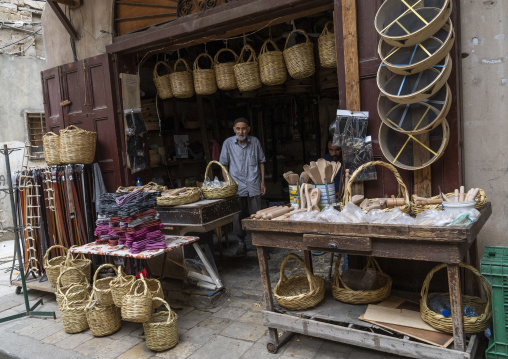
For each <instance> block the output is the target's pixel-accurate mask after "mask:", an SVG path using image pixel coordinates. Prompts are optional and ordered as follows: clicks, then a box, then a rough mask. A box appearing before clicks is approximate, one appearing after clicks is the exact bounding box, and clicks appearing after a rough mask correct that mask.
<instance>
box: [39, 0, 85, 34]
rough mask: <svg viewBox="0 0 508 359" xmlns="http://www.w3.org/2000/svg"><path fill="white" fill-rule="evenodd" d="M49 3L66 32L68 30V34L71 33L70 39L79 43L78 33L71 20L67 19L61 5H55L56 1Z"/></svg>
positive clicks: (51, 0) (52, 0) (48, 0)
mask: <svg viewBox="0 0 508 359" xmlns="http://www.w3.org/2000/svg"><path fill="white" fill-rule="evenodd" d="M47 2H48V5H49V6H50V7H51V9H52V10H53V11H54V12H55V14H56V16H57V17H58V20H60V22H61V23H62V25H63V26H64V28H65V30H67V32H68V33H69V35H70V37H71V38H72V39H73V40H75V41H77V40H78V33H77V32H76V30H75V29H74V27H73V26H72V24H71V22H70V21H69V19H67V17H66V16H65V14H64V12H63V11H62V8H61V7H60V5H58V4H57V3H55V0H47Z"/></svg>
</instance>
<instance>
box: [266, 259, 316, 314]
mask: <svg viewBox="0 0 508 359" xmlns="http://www.w3.org/2000/svg"><path fill="white" fill-rule="evenodd" d="M290 258H295V259H296V260H297V261H298V263H300V264H301V265H302V266H303V268H304V269H305V275H297V276H294V277H291V278H288V277H286V274H285V273H284V269H285V268H286V263H287V262H288V260H289V259H290ZM273 295H274V297H275V299H276V300H277V303H279V305H280V306H282V307H284V308H287V309H291V310H302V309H307V308H311V307H314V306H316V305H318V304H319V303H320V302H321V301H322V300H323V298H324V296H325V281H324V279H323V278H321V277H318V276H315V275H313V274H312V273H311V272H310V270H309V269H308V268H307V266H306V265H305V263H304V262H303V260H302V259H301V258H300V257H299V256H297V255H296V254H294V253H290V254H288V255H287V256H286V258H284V260H283V261H282V265H281V267H280V279H279V282H278V283H277V285H276V286H275V289H274V290H273Z"/></svg>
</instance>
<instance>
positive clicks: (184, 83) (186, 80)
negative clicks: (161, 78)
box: [169, 59, 194, 98]
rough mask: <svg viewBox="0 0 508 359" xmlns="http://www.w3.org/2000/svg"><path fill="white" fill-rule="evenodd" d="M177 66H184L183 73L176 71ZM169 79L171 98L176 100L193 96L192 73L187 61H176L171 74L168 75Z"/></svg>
mask: <svg viewBox="0 0 508 359" xmlns="http://www.w3.org/2000/svg"><path fill="white" fill-rule="evenodd" d="M179 64H183V65H184V66H185V69H184V70H183V71H177V70H176V69H177V67H178V65H179ZM169 78H170V79H171V89H172V90H173V96H175V97H176V98H189V97H192V96H194V83H193V79H192V72H191V70H190V67H189V64H188V63H187V61H185V60H184V59H178V60H176V62H175V66H174V68H173V72H172V73H171V74H170V75H169Z"/></svg>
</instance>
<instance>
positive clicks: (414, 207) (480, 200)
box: [411, 189, 488, 215]
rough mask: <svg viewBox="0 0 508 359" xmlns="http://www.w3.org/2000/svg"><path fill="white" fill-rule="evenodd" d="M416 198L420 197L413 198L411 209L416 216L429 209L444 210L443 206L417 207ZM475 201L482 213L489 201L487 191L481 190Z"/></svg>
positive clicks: (451, 195) (436, 197)
mask: <svg viewBox="0 0 508 359" xmlns="http://www.w3.org/2000/svg"><path fill="white" fill-rule="evenodd" d="M454 195H455V194H454V193H447V194H446V196H447V197H450V198H453V196H454ZM416 197H418V196H417V195H416V194H414V195H412V196H411V209H412V211H413V214H415V215H418V214H420V213H422V212H423V211H425V210H427V209H437V210H441V209H442V205H440V204H427V205H417V204H416ZM430 198H431V199H441V195H437V196H434V197H430ZM474 200H475V202H476V205H475V207H474V208H476V209H477V210H479V211H480V210H481V209H482V208H483V207H485V204H486V203H487V201H488V198H487V195H486V194H485V191H484V190H483V189H480V191H478V194H477V195H476V197H475V199H474Z"/></svg>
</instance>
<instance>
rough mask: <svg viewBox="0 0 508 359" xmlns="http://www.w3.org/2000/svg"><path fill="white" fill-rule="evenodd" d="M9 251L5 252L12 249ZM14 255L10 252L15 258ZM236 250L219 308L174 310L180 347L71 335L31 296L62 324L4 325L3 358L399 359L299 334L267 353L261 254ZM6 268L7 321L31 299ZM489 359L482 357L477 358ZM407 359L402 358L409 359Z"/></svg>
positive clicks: (139, 337) (228, 254) (47, 300)
mask: <svg viewBox="0 0 508 359" xmlns="http://www.w3.org/2000/svg"><path fill="white" fill-rule="evenodd" d="M4 245H5V246H4ZM9 250H10V253H7V252H9ZM235 250H236V244H233V243H231V246H230V248H229V249H228V250H226V251H225V258H224V259H223V260H221V261H219V260H217V263H216V264H217V267H218V269H219V272H220V274H221V277H222V280H223V282H224V285H225V287H226V288H227V293H226V296H225V297H224V299H223V300H222V301H221V303H220V304H219V305H218V306H217V307H215V308H213V309H197V308H192V307H184V306H181V305H174V306H172V308H173V309H174V310H175V312H176V313H177V314H178V330H179V343H178V345H177V346H176V347H175V348H173V349H170V350H168V351H165V352H161V353H156V352H152V351H150V350H149V349H148V348H147V347H146V345H145V340H144V335H143V326H142V324H139V323H130V322H123V321H122V327H121V329H120V330H119V331H118V332H116V333H114V334H112V335H110V336H107V337H102V338H95V337H94V336H93V335H92V334H91V332H90V331H89V330H88V331H85V332H83V333H79V334H67V333H66V332H65V331H64V329H63V326H62V321H61V316H60V312H59V310H58V306H57V303H56V301H55V297H54V295H53V294H49V293H43V292H38V291H34V290H28V294H29V298H30V304H31V305H33V304H34V303H35V302H36V301H37V300H38V299H39V298H42V299H43V300H44V305H43V306H41V307H39V308H37V310H43V311H55V312H56V316H57V319H56V320H54V319H52V318H35V317H32V318H21V319H15V320H12V321H10V322H6V323H3V324H0V358H23V359H25V358H26V359H28V358H30V359H38V358H41V359H46V358H51V359H60V358H62V359H68V358H73V359H81V358H100V359H102V358H104V359H107V358H118V359H130V358H133V359H145V358H151V359H156V358H168V359H169V358H170V359H184V358H187V359H214V358H217V359H219V358H220V359H222V358H227V359H236V358H239V359H263V358H270V359H288V358H304V359H309V358H319V359H327V358H330V359H331V358H334V359H363V358H368V359H388V358H391V359H396V358H401V357H398V356H396V355H391V354H386V353H381V352H375V351H371V350H366V349H362V348H359V347H353V346H349V345H344V344H338V343H335V342H331V341H327V340H323V339H317V338H312V337H308V336H305V335H295V336H294V337H293V338H292V339H291V341H290V342H289V343H287V344H286V345H285V346H284V347H282V348H281V349H280V350H279V352H278V353H277V354H270V353H268V351H267V350H266V343H267V340H268V336H267V329H266V328H265V327H264V326H263V324H262V314H261V312H262V290H261V281H260V277H259V268H258V264H257V257H256V251H255V249H254V248H253V247H252V246H249V252H248V256H247V257H246V258H241V259H240V258H234V252H235ZM285 254H286V252H285V251H282V250H275V251H274V252H272V253H271V256H272V259H273V260H271V261H270V263H271V264H270V266H271V268H270V272H271V279H272V281H273V282H274V283H275V282H276V281H277V279H278V273H279V270H280V267H279V266H280V263H281V260H282V258H283V257H284V256H285ZM8 255H10V256H11V261H12V241H11V242H0V263H2V262H4V260H2V258H6V257H7V256H8ZM325 257H327V256H321V257H315V263H316V264H315V270H316V272H317V273H318V274H320V275H323V276H325V275H327V266H326V265H325V264H324V262H325ZM9 266H10V262H8V263H5V262H4V263H3V264H1V265H0V317H6V316H9V315H12V314H16V313H21V312H23V311H24V308H25V307H24V303H23V295H16V294H15V293H14V290H15V288H14V287H8V277H9V273H6V272H5V270H4V269H5V268H7V267H9ZM477 358H482V356H477ZM401 359H402V358H401Z"/></svg>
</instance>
